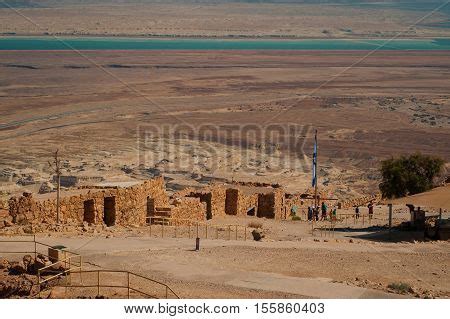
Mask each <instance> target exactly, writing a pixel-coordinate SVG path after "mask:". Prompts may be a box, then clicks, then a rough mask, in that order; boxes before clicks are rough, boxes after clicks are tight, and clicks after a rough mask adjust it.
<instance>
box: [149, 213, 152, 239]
mask: <svg viewBox="0 0 450 319" xmlns="http://www.w3.org/2000/svg"><path fill="white" fill-rule="evenodd" d="M149 226H150V237H152V218H151V217H150V225H149Z"/></svg>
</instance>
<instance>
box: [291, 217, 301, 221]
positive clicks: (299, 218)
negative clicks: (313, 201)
mask: <svg viewBox="0 0 450 319" xmlns="http://www.w3.org/2000/svg"><path fill="white" fill-rule="evenodd" d="M292 220H302V219H301V217H300V216H292Z"/></svg>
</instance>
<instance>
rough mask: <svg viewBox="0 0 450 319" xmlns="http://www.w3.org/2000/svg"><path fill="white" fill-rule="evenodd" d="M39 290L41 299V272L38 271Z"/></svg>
mask: <svg viewBox="0 0 450 319" xmlns="http://www.w3.org/2000/svg"><path fill="white" fill-rule="evenodd" d="M38 289H39V298H41V270H40V269H38Z"/></svg>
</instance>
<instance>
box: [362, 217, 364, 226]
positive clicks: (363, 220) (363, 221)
mask: <svg viewBox="0 0 450 319" xmlns="http://www.w3.org/2000/svg"><path fill="white" fill-rule="evenodd" d="M362 218H363V226H364V215H363V216H362Z"/></svg>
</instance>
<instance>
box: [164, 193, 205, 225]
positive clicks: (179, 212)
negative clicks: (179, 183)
mask: <svg viewBox="0 0 450 319" xmlns="http://www.w3.org/2000/svg"><path fill="white" fill-rule="evenodd" d="M205 212H206V203H204V202H201V201H200V198H195V197H181V198H176V199H174V200H173V202H172V211H171V217H172V218H175V219H188V220H190V221H205V220H206V213H205ZM187 223H188V221H178V225H180V224H181V225H183V224H187Z"/></svg>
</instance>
